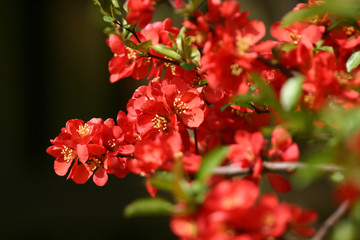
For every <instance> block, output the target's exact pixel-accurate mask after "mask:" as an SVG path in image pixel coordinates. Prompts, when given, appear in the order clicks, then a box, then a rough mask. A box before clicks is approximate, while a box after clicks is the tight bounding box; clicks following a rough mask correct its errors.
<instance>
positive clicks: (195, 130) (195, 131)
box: [194, 128, 199, 154]
mask: <svg viewBox="0 0 360 240" xmlns="http://www.w3.org/2000/svg"><path fill="white" fill-rule="evenodd" d="M194 141H195V151H196V153H197V154H199V146H198V138H197V128H194Z"/></svg>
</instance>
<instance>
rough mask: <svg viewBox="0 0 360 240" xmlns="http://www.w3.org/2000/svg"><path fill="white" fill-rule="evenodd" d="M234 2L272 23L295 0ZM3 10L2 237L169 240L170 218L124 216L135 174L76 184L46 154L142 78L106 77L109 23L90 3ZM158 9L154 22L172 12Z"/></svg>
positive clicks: (69, 0)
mask: <svg viewBox="0 0 360 240" xmlns="http://www.w3.org/2000/svg"><path fill="white" fill-rule="evenodd" d="M240 2H241V9H242V11H244V10H248V9H250V17H251V18H256V19H260V20H263V21H265V23H266V24H267V26H268V27H269V26H270V23H271V22H274V21H276V20H280V18H281V16H282V15H283V14H284V13H286V12H287V11H289V10H290V9H291V8H292V7H294V6H295V3H296V2H297V1H295V0H292V1H290V0H263V1H262V0H258V1H254V0H252V1H249V0H248V1H247V0H243V1H240ZM0 9H1V15H0V17H1V23H2V25H1V38H0V39H1V42H0V43H1V44H0V46H1V69H0V70H1V71H0V73H1V91H2V94H1V95H0V96H1V104H2V110H3V111H1V126H2V134H1V146H2V150H1V163H2V164H1V165H0V167H1V171H0V176H1V178H2V181H1V183H2V184H1V185H2V187H1V190H0V191H1V210H0V211H1V214H0V219H1V223H0V229H1V232H0V238H2V236H5V238H2V239H76V238H78V239H80V238H81V239H110V238H111V239H175V237H174V236H172V234H171V233H170V231H169V229H168V219H167V218H138V219H129V220H128V219H123V217H122V211H123V208H124V206H125V205H126V204H127V203H129V202H131V201H132V200H134V199H136V198H139V197H144V196H147V193H146V191H145V190H144V187H143V180H142V179H141V178H140V177H137V176H128V177H127V178H126V179H117V178H115V177H112V176H110V178H109V181H108V183H107V184H106V185H105V186H104V187H97V186H96V185H95V184H94V183H93V182H92V181H91V180H90V181H88V183H86V184H85V185H76V184H75V183H73V182H72V181H66V178H65V177H59V176H57V175H56V174H55V173H54V171H53V161H54V159H53V158H52V157H51V156H49V155H47V154H46V152H45V150H46V148H47V147H49V146H50V142H49V139H51V138H54V137H56V136H57V135H58V133H59V132H60V129H61V127H63V126H64V125H65V122H66V121H67V120H69V119H72V118H80V119H83V120H85V121H87V120H89V119H90V118H92V117H101V118H103V119H106V118H116V114H117V112H118V111H119V110H120V109H122V110H125V104H126V102H127V100H128V99H129V98H130V97H131V95H132V93H133V91H134V89H135V88H136V86H137V85H138V84H139V82H136V81H134V80H130V79H124V80H121V81H120V82H118V83H116V84H110V83H109V81H108V78H109V74H108V71H107V64H108V61H109V60H110V58H111V57H112V53H111V52H110V50H109V49H108V47H107V46H106V44H105V39H106V35H105V34H104V33H103V29H104V27H105V26H106V24H105V23H103V21H102V16H101V14H100V13H99V11H98V9H96V8H95V7H93V5H92V1H91V0H48V1H45V0H43V1H3V2H2V6H1V8H0ZM161 9H162V12H161V13H159V15H157V16H156V19H161V18H163V16H169V17H171V16H172V15H171V11H170V10H169V9H167V8H166V7H162V8H161ZM175 22H178V21H177V20H176V19H175ZM295 196H296V194H295ZM297 196H301V195H297ZM300 198H301V197H300ZM315 205H316V203H315ZM318 205H319V206H320V205H321V202H319V203H318ZM315 207H316V206H315Z"/></svg>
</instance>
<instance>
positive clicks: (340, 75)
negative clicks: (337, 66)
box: [334, 70, 352, 86]
mask: <svg viewBox="0 0 360 240" xmlns="http://www.w3.org/2000/svg"><path fill="white" fill-rule="evenodd" d="M334 76H335V78H336V80H337V81H338V83H339V84H340V86H345V85H347V84H348V83H349V81H350V80H351V79H352V76H351V74H350V73H346V72H344V71H342V70H341V71H336V72H335V73H334Z"/></svg>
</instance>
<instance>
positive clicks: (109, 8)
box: [95, 0, 114, 17]
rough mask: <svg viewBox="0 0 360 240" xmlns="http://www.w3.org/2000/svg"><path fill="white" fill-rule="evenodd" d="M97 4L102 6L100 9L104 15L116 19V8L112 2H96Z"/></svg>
mask: <svg viewBox="0 0 360 240" xmlns="http://www.w3.org/2000/svg"><path fill="white" fill-rule="evenodd" d="M95 3H97V4H99V5H100V8H101V10H102V11H103V13H104V14H106V15H108V16H111V17H114V12H113V9H114V6H113V3H112V1H111V0H96V1H95Z"/></svg>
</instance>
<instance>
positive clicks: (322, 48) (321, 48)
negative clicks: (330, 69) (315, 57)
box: [316, 46, 335, 54]
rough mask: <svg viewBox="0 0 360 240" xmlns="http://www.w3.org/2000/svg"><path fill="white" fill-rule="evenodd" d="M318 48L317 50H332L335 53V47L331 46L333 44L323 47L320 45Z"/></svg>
mask: <svg viewBox="0 0 360 240" xmlns="http://www.w3.org/2000/svg"><path fill="white" fill-rule="evenodd" d="M316 50H317V51H329V52H331V53H332V54H335V52H334V48H333V47H331V46H322V47H320V48H317V49H316Z"/></svg>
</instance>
